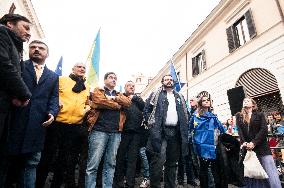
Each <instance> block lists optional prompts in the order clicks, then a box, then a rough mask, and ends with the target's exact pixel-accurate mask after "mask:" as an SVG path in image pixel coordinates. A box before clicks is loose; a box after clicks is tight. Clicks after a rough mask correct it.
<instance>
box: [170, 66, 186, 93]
mask: <svg viewBox="0 0 284 188" xmlns="http://www.w3.org/2000/svg"><path fill="white" fill-rule="evenodd" d="M170 75H171V76H172V78H173V80H174V89H175V90H176V91H177V92H179V91H180V90H181V88H182V86H184V83H181V82H180V80H179V78H178V76H177V73H176V70H175V67H174V65H173V63H171V64H170Z"/></svg>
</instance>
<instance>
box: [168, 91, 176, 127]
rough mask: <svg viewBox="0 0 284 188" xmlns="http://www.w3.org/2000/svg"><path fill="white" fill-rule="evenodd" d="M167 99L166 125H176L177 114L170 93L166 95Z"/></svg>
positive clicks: (172, 96) (172, 95) (174, 102)
mask: <svg viewBox="0 0 284 188" xmlns="http://www.w3.org/2000/svg"><path fill="white" fill-rule="evenodd" d="M167 99H168V102H169V106H168V111H167V119H166V123H165V124H166V125H177V122H178V114H177V109H176V100H175V96H174V94H173V93H172V92H168V93H167Z"/></svg>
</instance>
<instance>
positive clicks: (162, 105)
mask: <svg viewBox="0 0 284 188" xmlns="http://www.w3.org/2000/svg"><path fill="white" fill-rule="evenodd" d="M161 82H162V86H161V87H160V88H159V89H158V90H157V91H155V92H153V93H152V94H151V95H150V96H149V98H148V99H147V100H146V105H145V110H144V112H145V116H146V117H145V118H146V120H147V121H148V126H149V128H150V129H149V131H150V136H149V140H148V143H147V151H148V153H149V156H150V184H151V187H153V188H158V187H161V185H160V179H161V176H162V168H163V165H164V166H165V171H164V181H165V186H164V187H165V188H174V187H175V179H176V167H177V165H176V164H177V161H178V159H179V155H180V150H181V151H182V152H181V153H182V155H183V156H186V155H187V153H188V141H187V134H188V114H187V108H186V102H185V100H184V97H183V96H182V95H181V94H180V93H178V92H176V91H175V90H174V89H173V86H174V82H173V78H172V76H171V75H165V76H163V78H162V81H161Z"/></svg>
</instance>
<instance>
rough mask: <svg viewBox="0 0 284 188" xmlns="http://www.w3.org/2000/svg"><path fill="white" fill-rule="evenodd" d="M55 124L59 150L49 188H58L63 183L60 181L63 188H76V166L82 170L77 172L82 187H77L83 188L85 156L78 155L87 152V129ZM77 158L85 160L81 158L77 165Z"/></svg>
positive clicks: (80, 126)
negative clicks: (57, 130)
mask: <svg viewBox="0 0 284 188" xmlns="http://www.w3.org/2000/svg"><path fill="white" fill-rule="evenodd" d="M57 124H58V125H57V126H58V128H59V150H58V157H57V159H56V162H55V169H54V178H53V182H52V184H51V187H52V188H59V187H60V186H61V185H62V183H63V182H62V181H64V183H65V188H73V187H76V184H75V168H76V165H77V164H81V165H82V167H81V168H83V170H82V169H81V170H79V172H81V174H79V183H81V184H83V185H79V186H84V184H85V181H84V177H85V172H86V170H85V169H86V162H87V161H86V160H87V159H86V157H87V154H86V153H84V154H82V155H80V153H81V151H83V152H84V151H85V152H87V149H86V148H87V147H88V141H87V140H88V131H87V128H86V127H84V126H82V125H68V124H64V123H58V122H57ZM83 148H84V149H83ZM79 156H84V157H85V159H82V158H81V159H82V160H83V161H81V163H79V160H80V158H79ZM79 168H80V166H79ZM82 173H83V174H82Z"/></svg>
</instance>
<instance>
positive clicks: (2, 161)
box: [0, 113, 10, 188]
mask: <svg viewBox="0 0 284 188" xmlns="http://www.w3.org/2000/svg"><path fill="white" fill-rule="evenodd" d="M9 125H10V113H0V187H1V188H2V187H4V185H5V181H6V176H7V171H8V161H7V160H8V151H7V140H8V130H9Z"/></svg>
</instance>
